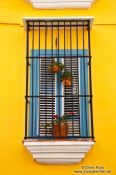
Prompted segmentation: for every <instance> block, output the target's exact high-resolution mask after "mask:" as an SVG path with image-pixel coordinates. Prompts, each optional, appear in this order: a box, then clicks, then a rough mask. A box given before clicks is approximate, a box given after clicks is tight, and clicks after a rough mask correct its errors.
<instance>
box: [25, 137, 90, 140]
mask: <svg viewBox="0 0 116 175" xmlns="http://www.w3.org/2000/svg"><path fill="white" fill-rule="evenodd" d="M39 138H43V139H48V138H51V139H54V138H56V137H54V136H38V137H26V139H39ZM57 138H62V137H60V136H59V137H57ZM73 138H75V139H76V138H77V139H83V138H85V139H89V138H93V137H92V136H87V137H86V136H67V137H66V138H65V140H66V139H73Z"/></svg>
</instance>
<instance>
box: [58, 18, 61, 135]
mask: <svg viewBox="0 0 116 175" xmlns="http://www.w3.org/2000/svg"><path fill="white" fill-rule="evenodd" d="M59 63H60V61H59V21H58V65H59ZM58 81H59V76H58ZM58 108H59V110H58V111H59V120H60V117H61V116H60V86H58ZM59 122H60V121H59ZM59 136H61V133H60V124H59Z"/></svg>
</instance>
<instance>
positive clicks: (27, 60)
mask: <svg viewBox="0 0 116 175" xmlns="http://www.w3.org/2000/svg"><path fill="white" fill-rule="evenodd" d="M26 34H27V36H26V47H27V48H26V57H28V55H29V26H28V22H27V32H26ZM28 66H29V59H26V96H28V75H29V68H28ZM25 102H26V104H25V139H27V120H28V116H27V115H28V98H26V99H25Z"/></svg>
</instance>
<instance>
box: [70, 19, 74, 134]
mask: <svg viewBox="0 0 116 175" xmlns="http://www.w3.org/2000/svg"><path fill="white" fill-rule="evenodd" d="M70 56H71V59H70V61H71V73H73V72H72V70H73V69H72V66H73V65H72V59H73V57H72V22H71V21H70ZM71 94H72V113H73V80H72V78H71ZM72 136H74V121H73V115H72Z"/></svg>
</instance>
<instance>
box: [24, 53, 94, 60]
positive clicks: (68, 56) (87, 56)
mask: <svg viewBox="0 0 116 175" xmlns="http://www.w3.org/2000/svg"><path fill="white" fill-rule="evenodd" d="M54 56H55V55H54V54H53V55H50V56H48V55H47V58H52V57H53V58H54ZM62 56H63V58H64V59H67V58H70V57H71V56H70V55H66V54H65V55H62ZM72 56H73V58H85V59H87V58H91V57H92V56H89V55H84V56H83V55H72ZM26 58H27V59H28V58H29V59H32V56H29V57H26ZM41 58H45V56H40V57H39V56H34V57H33V59H41ZM57 58H61V56H60V55H57Z"/></svg>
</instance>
